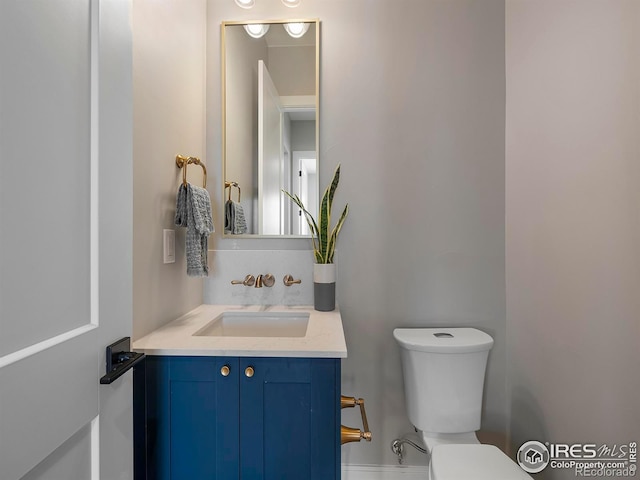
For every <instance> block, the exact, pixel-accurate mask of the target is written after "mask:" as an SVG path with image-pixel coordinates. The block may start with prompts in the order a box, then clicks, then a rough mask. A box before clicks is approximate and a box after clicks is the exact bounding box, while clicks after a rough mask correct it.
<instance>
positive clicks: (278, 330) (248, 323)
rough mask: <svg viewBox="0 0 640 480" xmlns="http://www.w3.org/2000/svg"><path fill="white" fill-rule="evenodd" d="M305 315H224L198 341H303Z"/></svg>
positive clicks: (201, 332)
mask: <svg viewBox="0 0 640 480" xmlns="http://www.w3.org/2000/svg"><path fill="white" fill-rule="evenodd" d="M308 324H309V313H308V312H223V313H221V314H220V315H218V316H217V317H216V318H214V319H213V320H212V321H210V322H209V323H208V324H207V325H205V326H204V327H203V328H201V329H200V330H198V331H197V332H196V333H194V334H193V335H194V336H197V337H304V336H305V335H306V333H307V325H308Z"/></svg>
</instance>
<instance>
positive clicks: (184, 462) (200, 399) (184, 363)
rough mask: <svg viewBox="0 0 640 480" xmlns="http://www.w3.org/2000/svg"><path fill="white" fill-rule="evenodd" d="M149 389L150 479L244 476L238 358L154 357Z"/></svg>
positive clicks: (233, 478)
mask: <svg viewBox="0 0 640 480" xmlns="http://www.w3.org/2000/svg"><path fill="white" fill-rule="evenodd" d="M223 366H227V367H228V368H229V371H228V375H227V376H224V375H222V374H221V369H222V367H223ZM146 394H147V442H148V446H147V455H148V459H147V466H148V468H147V478H150V479H156V480H163V479H166V480H169V479H171V480H191V479H205V478H212V479H213V478H215V479H217V480H237V479H238V478H240V476H239V473H238V472H239V470H238V459H239V440H238V434H239V433H238V359H237V358H226V357H156V356H150V357H148V358H147V385H146ZM136 447H137V448H138V445H137V446H136Z"/></svg>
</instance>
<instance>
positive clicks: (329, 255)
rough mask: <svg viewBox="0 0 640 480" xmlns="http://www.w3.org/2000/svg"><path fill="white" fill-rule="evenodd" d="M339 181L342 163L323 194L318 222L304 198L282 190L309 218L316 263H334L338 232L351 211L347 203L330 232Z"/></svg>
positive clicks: (308, 222)
mask: <svg viewBox="0 0 640 480" xmlns="http://www.w3.org/2000/svg"><path fill="white" fill-rule="evenodd" d="M339 182H340V164H338V166H337V167H336V169H335V171H334V172H333V178H332V179H331V183H330V184H329V185H328V186H327V188H326V189H325V191H324V194H323V195H322V201H321V202H320V210H319V212H318V222H317V223H316V220H315V219H314V218H313V215H311V213H309V211H308V210H307V209H306V208H305V206H304V204H303V203H302V200H301V199H300V198H299V197H298V196H297V195H295V194H293V195H292V194H291V193H289V192H287V191H286V190H282V192H283V193H284V194H285V195H287V196H288V197H289V198H290V199H291V201H292V202H293V203H295V204H296V205H297V206H298V208H300V209H301V210H302V211H303V212H304V215H305V219H306V220H307V224H308V225H309V230H311V241H312V244H313V255H314V257H315V261H316V263H333V256H334V253H335V248H336V241H337V239H338V234H339V233H340V229H341V228H342V224H343V223H344V220H345V218H347V214H348V212H349V205H346V206H345V207H344V210H343V211H342V215H340V219H339V220H338V223H337V224H336V225H335V227H334V228H333V230H331V232H329V228H330V226H331V208H332V207H333V197H334V195H335V192H336V190H337V188H338V183H339Z"/></svg>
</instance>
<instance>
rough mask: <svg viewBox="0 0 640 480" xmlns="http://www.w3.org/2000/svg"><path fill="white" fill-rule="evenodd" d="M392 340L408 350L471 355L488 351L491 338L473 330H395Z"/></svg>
mask: <svg viewBox="0 0 640 480" xmlns="http://www.w3.org/2000/svg"><path fill="white" fill-rule="evenodd" d="M393 336H394V338H395V339H396V340H397V341H398V343H399V344H400V345H401V346H402V347H404V348H406V349H408V350H418V351H421V352H432V353H473V352H482V351H485V350H490V349H491V347H492V346H493V338H491V336H490V335H488V334H486V333H484V332H482V331H480V330H477V329H475V328H396V329H395V330H394V331H393Z"/></svg>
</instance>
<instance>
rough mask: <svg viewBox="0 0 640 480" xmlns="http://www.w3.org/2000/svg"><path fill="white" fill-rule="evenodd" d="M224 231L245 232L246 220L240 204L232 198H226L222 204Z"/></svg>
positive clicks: (234, 233)
mask: <svg viewBox="0 0 640 480" xmlns="http://www.w3.org/2000/svg"><path fill="white" fill-rule="evenodd" d="M224 233H230V234H233V235H241V234H243V233H247V220H246V219H245V216H244V210H243V208H242V205H241V204H240V203H238V202H235V201H233V200H227V201H226V202H225V204H224Z"/></svg>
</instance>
